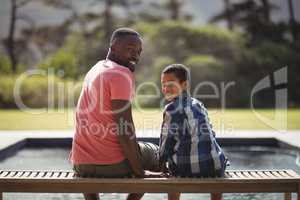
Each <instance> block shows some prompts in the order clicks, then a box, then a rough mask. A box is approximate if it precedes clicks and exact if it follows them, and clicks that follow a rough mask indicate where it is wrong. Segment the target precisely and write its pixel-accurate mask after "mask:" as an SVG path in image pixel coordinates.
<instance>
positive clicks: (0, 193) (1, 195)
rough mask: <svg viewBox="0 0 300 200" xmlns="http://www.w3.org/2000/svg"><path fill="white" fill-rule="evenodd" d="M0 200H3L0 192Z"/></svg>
mask: <svg viewBox="0 0 300 200" xmlns="http://www.w3.org/2000/svg"><path fill="white" fill-rule="evenodd" d="M0 200H3V193H2V192H0Z"/></svg>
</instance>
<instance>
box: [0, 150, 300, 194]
mask: <svg viewBox="0 0 300 200" xmlns="http://www.w3.org/2000/svg"><path fill="white" fill-rule="evenodd" d="M223 149H224V151H225V153H226V155H227V157H228V158H229V160H230V163H231V165H230V166H229V167H228V169H293V170H294V171H296V172H297V173H299V174H300V165H299V153H300V152H298V151H292V150H287V149H282V148H270V147H268V148H264V147H255V146H253V147H225V148H223ZM69 151H70V149H69V148H39V149H34V148H25V149H22V150H20V151H18V152H17V153H16V155H14V156H13V157H10V158H7V159H5V160H3V161H0V169H3V170H12V169H18V170H31V169H32V170H70V169H72V166H71V164H70V163H69V161H68V156H69ZM125 198H126V194H102V195H101V200H121V199H125ZM4 199H6V200H42V199H49V200H60V199H61V200H71V199H72V200H73V199H75V200H79V199H83V196H82V195H81V194H38V193H35V194H31V193H4ZM150 199H151V200H163V199H167V195H166V194H146V195H145V196H144V197H143V200H150ZM181 199H182V200H196V199H197V200H208V199H210V198H209V194H182V198H181ZM223 199H224V200H256V199H257V200H258V199H264V200H279V199H280V200H281V199H283V194H267V193H260V194H253V193H247V194H224V197H223ZM293 199H296V197H295V195H294V196H293Z"/></svg>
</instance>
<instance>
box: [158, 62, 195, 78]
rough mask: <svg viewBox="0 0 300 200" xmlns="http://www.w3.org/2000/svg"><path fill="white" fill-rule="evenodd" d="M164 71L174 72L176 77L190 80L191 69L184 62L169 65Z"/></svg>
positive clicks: (164, 72) (165, 72)
mask: <svg viewBox="0 0 300 200" xmlns="http://www.w3.org/2000/svg"><path fill="white" fill-rule="evenodd" d="M162 73H163V74H169V73H172V74H174V76H175V77H176V78H178V79H179V81H189V80H190V74H189V70H188V68H187V67H186V66H184V65H183V64H172V65H169V66H167V67H166V68H165V69H164V70H163V71H162Z"/></svg>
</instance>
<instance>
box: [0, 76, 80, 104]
mask: <svg viewBox="0 0 300 200" xmlns="http://www.w3.org/2000/svg"><path fill="white" fill-rule="evenodd" d="M80 90H81V82H80V81H79V82H74V81H71V80H64V79H60V78H58V77H51V76H49V77H46V76H32V77H26V76H24V75H19V76H0V108H21V107H27V108H58V107H59V108H62V107H73V106H74V105H76V102H77V99H78V97H79V94H80Z"/></svg>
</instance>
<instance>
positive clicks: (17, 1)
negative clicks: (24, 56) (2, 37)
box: [5, 0, 33, 72]
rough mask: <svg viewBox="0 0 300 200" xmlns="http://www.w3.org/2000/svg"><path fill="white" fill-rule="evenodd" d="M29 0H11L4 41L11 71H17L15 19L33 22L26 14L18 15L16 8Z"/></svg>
mask: <svg viewBox="0 0 300 200" xmlns="http://www.w3.org/2000/svg"><path fill="white" fill-rule="evenodd" d="M30 1H31V0H11V1H10V2H11V8H10V10H11V12H10V24H9V33H8V36H7V40H6V41H5V42H6V48H7V53H8V56H9V59H10V62H11V66H12V71H13V72H16V71H17V65H18V56H17V54H16V41H15V40H16V39H15V33H16V25H17V20H18V19H21V20H24V21H27V22H30V24H33V22H32V20H31V19H30V18H28V17H26V16H24V15H23V16H21V15H18V10H19V9H20V8H22V7H23V6H25V5H26V4H27V3H29V2H30Z"/></svg>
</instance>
